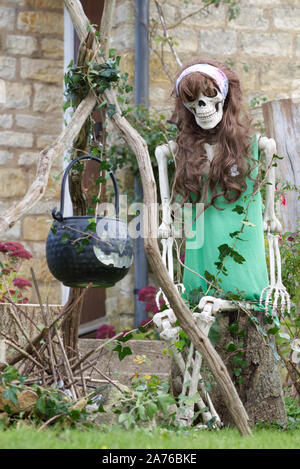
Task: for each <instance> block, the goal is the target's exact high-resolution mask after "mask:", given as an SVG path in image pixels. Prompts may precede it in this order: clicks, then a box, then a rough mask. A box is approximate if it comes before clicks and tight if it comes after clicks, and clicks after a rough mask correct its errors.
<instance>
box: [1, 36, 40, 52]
mask: <svg viewBox="0 0 300 469" xmlns="http://www.w3.org/2000/svg"><path fill="white" fill-rule="evenodd" d="M37 48H38V42H37V39H36V38H34V37H31V36H20V35H15V34H8V35H7V37H6V51H7V52H8V53H9V54H13V55H16V54H21V55H27V56H28V55H32V54H33V53H34V52H36V51H37Z"/></svg>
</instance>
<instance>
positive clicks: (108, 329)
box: [96, 324, 116, 339]
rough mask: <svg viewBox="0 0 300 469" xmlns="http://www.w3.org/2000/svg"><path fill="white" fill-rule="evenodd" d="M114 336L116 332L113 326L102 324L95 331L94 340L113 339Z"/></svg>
mask: <svg viewBox="0 0 300 469" xmlns="http://www.w3.org/2000/svg"><path fill="white" fill-rule="evenodd" d="M115 335H116V330H115V328H114V326H109V325H108V324H103V325H102V326H100V327H99V329H97V332H96V339H107V338H109V339H110V338H111V337H114V336H115Z"/></svg>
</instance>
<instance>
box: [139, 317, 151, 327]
mask: <svg viewBox="0 0 300 469" xmlns="http://www.w3.org/2000/svg"><path fill="white" fill-rule="evenodd" d="M150 323H152V318H148V319H144V320H143V321H141V322H140V324H139V327H148V326H150Z"/></svg>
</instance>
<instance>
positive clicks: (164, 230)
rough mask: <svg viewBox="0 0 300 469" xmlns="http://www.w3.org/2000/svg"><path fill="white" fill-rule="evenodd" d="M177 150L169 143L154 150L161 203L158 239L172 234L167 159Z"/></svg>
mask: <svg viewBox="0 0 300 469" xmlns="http://www.w3.org/2000/svg"><path fill="white" fill-rule="evenodd" d="M176 150H177V144H176V142H173V141H170V142H169V143H167V144H165V145H160V146H158V147H156V149H155V157H156V160H157V164H158V176H159V190H160V197H161V203H162V223H161V225H160V226H159V228H158V237H159V238H165V239H167V238H169V237H170V236H171V234H172V228H171V222H172V220H171V210H170V187H169V178H168V157H169V156H170V155H172V154H173V153H175V152H176Z"/></svg>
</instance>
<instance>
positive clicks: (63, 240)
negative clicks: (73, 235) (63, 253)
mask: <svg viewBox="0 0 300 469" xmlns="http://www.w3.org/2000/svg"><path fill="white" fill-rule="evenodd" d="M69 238H70V235H69V233H64V234H63V235H62V237H61V238H60V242H61V243H62V244H67V242H68V240H69Z"/></svg>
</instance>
